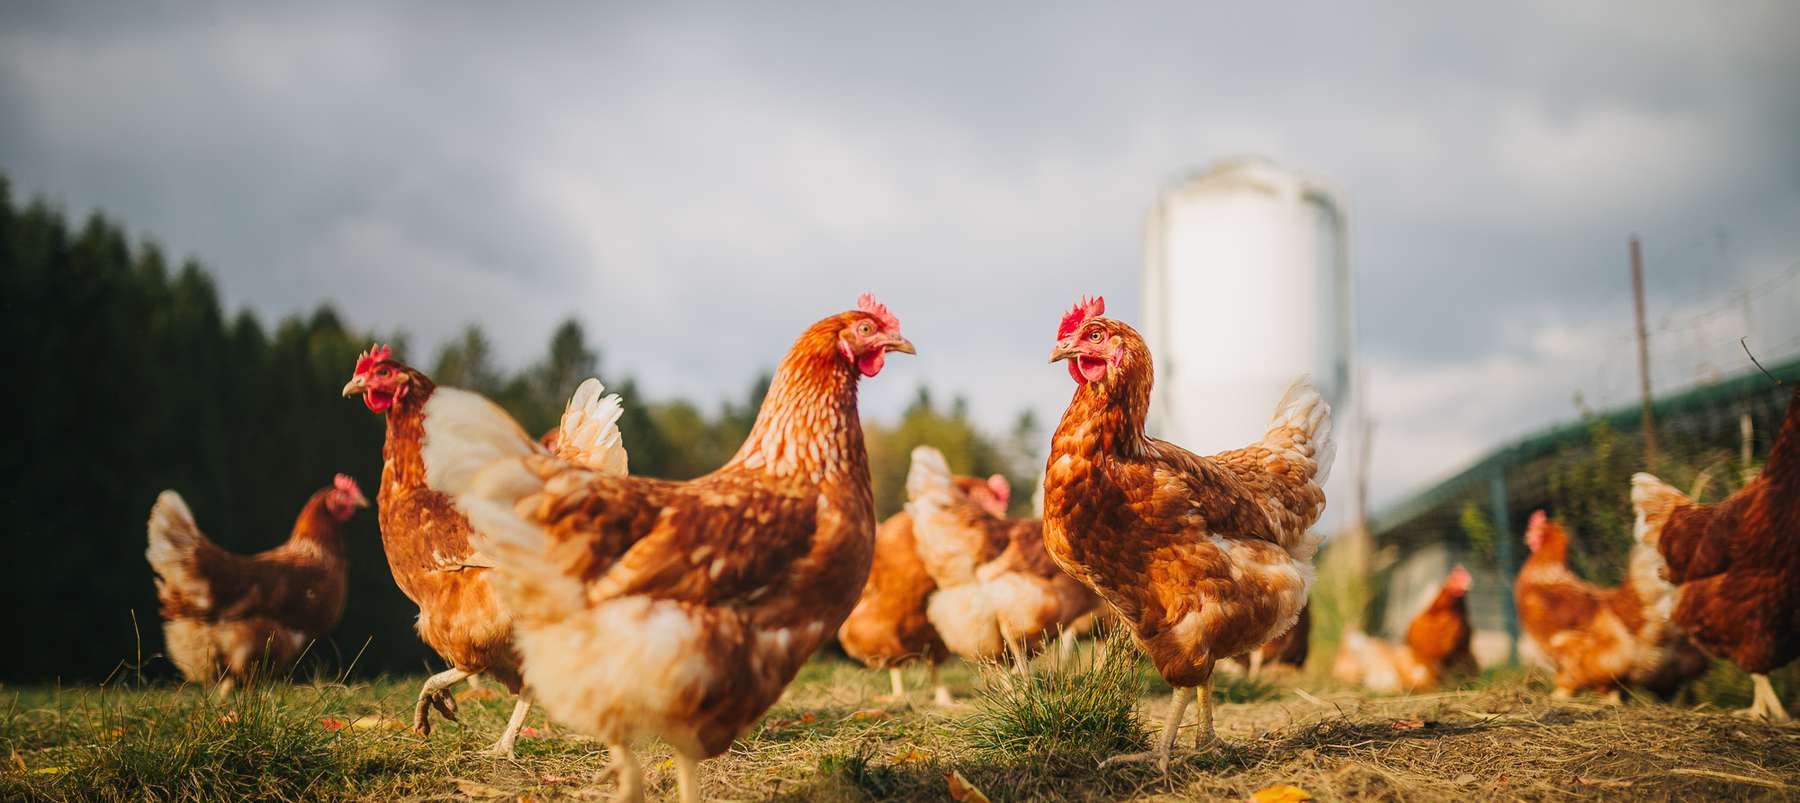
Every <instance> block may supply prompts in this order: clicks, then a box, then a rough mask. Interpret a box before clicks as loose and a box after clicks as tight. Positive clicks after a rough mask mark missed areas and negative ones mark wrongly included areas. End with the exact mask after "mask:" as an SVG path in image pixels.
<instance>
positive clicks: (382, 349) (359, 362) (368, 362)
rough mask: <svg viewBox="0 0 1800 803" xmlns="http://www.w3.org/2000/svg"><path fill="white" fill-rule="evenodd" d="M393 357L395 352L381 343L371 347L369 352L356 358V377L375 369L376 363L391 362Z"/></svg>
mask: <svg viewBox="0 0 1800 803" xmlns="http://www.w3.org/2000/svg"><path fill="white" fill-rule="evenodd" d="M393 357H394V350H393V349H390V348H388V347H387V346H383V345H381V344H380V343H376V344H375V345H373V346H370V347H369V350H368V351H365V352H363V353H362V355H361V356H358V357H357V358H356V376H362V375H363V374H365V373H368V371H369V369H370V368H374V367H375V363H378V362H381V361H383V360H391V359H393Z"/></svg>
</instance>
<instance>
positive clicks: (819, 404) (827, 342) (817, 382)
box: [726, 319, 868, 478]
mask: <svg viewBox="0 0 1800 803" xmlns="http://www.w3.org/2000/svg"><path fill="white" fill-rule="evenodd" d="M828 324H829V325H828ZM857 380H858V375H857V373H856V370H855V369H854V368H853V367H852V366H851V365H850V363H849V361H848V360H845V359H844V358H843V355H841V354H839V353H838V350H837V325H836V323H835V321H833V320H832V319H827V320H826V321H822V322H820V323H819V324H816V325H814V326H813V327H812V328H811V329H808V330H807V331H806V334H803V335H801V336H800V339H799V340H798V341H796V342H795V343H794V347H793V348H792V349H790V350H789V351H788V354H787V357H786V358H784V359H783V360H782V361H781V367H780V368H778V369H777V370H776V371H775V377H774V379H772V380H771V381H770V382H769V392H768V394H767V395H765V396H764V397H763V404H762V409H761V410H759V411H758V412H757V415H756V423H755V424H754V425H752V426H751V428H750V435H749V436H748V437H746V438H745V439H744V445H743V446H741V447H739V448H738V451H737V455H736V456H734V457H732V459H731V462H730V463H728V464H726V465H727V467H740V468H748V469H756V470H760V471H766V472H769V473H771V474H775V475H777V476H786V475H790V474H796V473H800V474H807V475H810V476H812V477H814V478H823V477H824V476H825V475H842V474H844V473H845V472H847V471H849V470H850V469H851V468H852V467H855V466H864V465H866V463H867V460H868V458H867V456H866V453H865V452H864V451H863V434H862V421H861V419H860V418H859V417H858V416H857V413H856V388H857Z"/></svg>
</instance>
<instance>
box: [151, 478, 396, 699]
mask: <svg viewBox="0 0 1800 803" xmlns="http://www.w3.org/2000/svg"><path fill="white" fill-rule="evenodd" d="M368 506H369V501H368V500H367V499H364V498H363V495H362V491H361V490H360V489H358V488H357V487H356V481H355V480H352V479H350V477H349V476H347V475H344V474H339V475H337V479H336V480H334V481H333V482H332V484H331V485H330V486H328V487H326V488H324V489H322V490H320V491H318V492H316V493H314V494H313V495H312V498H311V499H309V500H307V502H306V506H305V507H303V508H301V509H300V515H299V517H298V518H296V519H295V520H294V529H293V530H292V532H290V533H289V535H288V540H287V541H286V542H285V543H283V544H282V545H281V546H278V547H275V548H274V549H270V550H267V551H264V552H258V553H256V554H255V555H238V554H235V553H232V552H227V551H225V550H224V549H221V548H219V546H218V545H217V544H214V543H213V542H212V540H211V539H209V538H207V537H206V534H205V533H202V532H200V526H199V525H198V524H195V523H194V514H193V513H192V512H190V511H189V510H188V506H187V502H186V501H184V500H183V499H182V498H181V494H178V493H176V492H174V491H163V492H162V493H161V494H159V495H158V496H157V497H156V505H155V506H154V507H152V508H151V509H150V524H149V534H150V547H149V549H147V550H146V551H145V552H144V556H145V557H146V558H148V559H149V561H150V568H151V569H153V570H154V571H155V572H156V598H157V600H158V601H159V602H160V603H161V604H162V617H163V639H164V641H165V642H166V648H167V649H168V653H169V659H170V660H172V661H174V662H175V666H176V667H177V668H179V669H180V670H181V674H182V675H183V676H184V677H186V678H187V679H188V680H190V681H193V682H195V683H214V682H217V683H218V684H219V685H218V687H217V688H218V691H219V693H220V694H225V693H228V692H230V691H231V689H232V688H233V687H235V686H237V685H238V684H242V683H247V682H249V681H250V680H252V679H253V678H254V677H255V676H256V675H257V674H258V673H261V672H285V671H286V670H287V669H288V668H290V667H292V666H293V664H294V662H295V661H296V660H298V659H299V657H300V653H301V650H302V649H303V648H304V647H305V646H306V645H307V644H308V643H309V642H311V641H312V640H313V639H316V638H318V637H319V636H322V635H324V634H326V633H329V632H331V629H332V628H334V627H337V623H338V620H339V619H340V618H342V617H343V615H344V597H345V594H346V592H347V590H348V575H349V571H350V563H349V560H348V558H347V557H346V553H345V551H344V539H343V525H344V522H346V521H349V520H350V516H351V515H352V514H354V513H355V512H356V509H357V508H359V507H368Z"/></svg>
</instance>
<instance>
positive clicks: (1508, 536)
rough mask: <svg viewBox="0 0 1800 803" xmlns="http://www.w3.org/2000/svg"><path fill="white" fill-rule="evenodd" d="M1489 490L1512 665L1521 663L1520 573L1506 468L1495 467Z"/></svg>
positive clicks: (1504, 619) (1507, 657) (1501, 608)
mask: <svg viewBox="0 0 1800 803" xmlns="http://www.w3.org/2000/svg"><path fill="white" fill-rule="evenodd" d="M1488 491H1489V493H1490V494H1491V495H1492V498H1491V500H1490V502H1491V504H1492V506H1493V512H1492V514H1491V515H1492V516H1493V518H1494V552H1495V557H1496V558H1498V562H1499V564H1500V566H1499V569H1500V571H1499V572H1498V574H1499V577H1500V582H1499V583H1498V584H1497V585H1498V586H1499V588H1497V589H1496V590H1497V591H1499V592H1500V617H1501V620H1502V621H1504V622H1505V623H1506V635H1507V644H1508V645H1509V646H1508V648H1507V656H1506V660H1507V662H1508V663H1510V664H1512V665H1513V666H1518V664H1519V609H1518V608H1516V607H1514V604H1513V578H1514V576H1515V574H1516V573H1517V570H1516V567H1515V566H1514V565H1513V533H1512V522H1511V521H1510V520H1509V517H1508V516H1507V514H1506V469H1505V468H1503V467H1501V466H1495V467H1494V476H1493V478H1492V479H1490V480H1489V481H1488Z"/></svg>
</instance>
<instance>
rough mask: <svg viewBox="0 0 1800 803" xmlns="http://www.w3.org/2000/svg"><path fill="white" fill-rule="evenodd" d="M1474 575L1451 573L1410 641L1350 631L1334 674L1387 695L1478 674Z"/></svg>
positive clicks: (1411, 629) (1410, 630) (1411, 630)
mask: <svg viewBox="0 0 1800 803" xmlns="http://www.w3.org/2000/svg"><path fill="white" fill-rule="evenodd" d="M1468 593H1469V572H1468V570H1467V569H1464V568H1463V567H1461V566H1458V567H1456V568H1455V569H1452V570H1450V576H1449V577H1446V578H1445V579H1444V583H1443V585H1442V586H1440V587H1439V588H1438V591H1437V593H1436V594H1434V595H1433V596H1432V599H1431V602H1430V603H1428V604H1427V605H1426V606H1425V608H1424V610H1421V611H1419V614H1418V615H1417V616H1414V617H1413V620H1412V622H1411V623H1410V624H1408V625H1407V628H1406V642H1405V643H1403V644H1392V643H1389V642H1387V641H1384V640H1382V639H1378V638H1375V637H1373V636H1370V635H1368V634H1366V633H1363V632H1362V631H1360V630H1356V629H1354V628H1353V629H1350V630H1347V631H1345V633H1344V639H1343V641H1341V642H1339V644H1338V654H1337V658H1336V659H1335V660H1334V661H1333V662H1332V668H1331V674H1332V677H1335V678H1337V679H1338V680H1341V681H1343V682H1345V683H1355V684H1360V685H1362V686H1363V687H1364V688H1367V689H1369V690H1371V691H1377V692H1383V693H1389V694H1392V693H1396V692H1413V691H1421V690H1425V689H1433V688H1437V686H1438V685H1439V684H1441V683H1443V681H1444V679H1445V678H1447V677H1449V676H1450V675H1453V674H1465V673H1473V672H1475V671H1476V669H1477V667H1476V665H1475V654H1474V653H1473V652H1471V651H1470V650H1469V641H1470V637H1471V636H1472V635H1473V634H1474V631H1473V630H1472V629H1471V628H1470V627H1469V605H1468V601H1467V599H1466V597H1467V596H1468Z"/></svg>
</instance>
